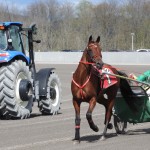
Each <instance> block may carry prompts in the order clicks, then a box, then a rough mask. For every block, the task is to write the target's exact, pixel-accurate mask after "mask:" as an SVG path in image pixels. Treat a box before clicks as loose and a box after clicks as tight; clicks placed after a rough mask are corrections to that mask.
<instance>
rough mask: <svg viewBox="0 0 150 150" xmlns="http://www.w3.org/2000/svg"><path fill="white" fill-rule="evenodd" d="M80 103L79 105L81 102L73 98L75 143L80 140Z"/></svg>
mask: <svg viewBox="0 0 150 150" xmlns="http://www.w3.org/2000/svg"><path fill="white" fill-rule="evenodd" d="M80 105H81V102H78V101H76V100H73V106H74V109H75V138H74V141H75V143H79V142H80V122H81V119H80Z"/></svg>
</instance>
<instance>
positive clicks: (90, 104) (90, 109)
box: [86, 97, 99, 132]
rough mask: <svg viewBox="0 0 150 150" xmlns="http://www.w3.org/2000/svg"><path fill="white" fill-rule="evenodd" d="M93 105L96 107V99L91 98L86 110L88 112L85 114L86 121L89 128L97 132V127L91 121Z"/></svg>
mask: <svg viewBox="0 0 150 150" xmlns="http://www.w3.org/2000/svg"><path fill="white" fill-rule="evenodd" d="M95 105H96V98H95V97H94V98H92V99H91V100H90V102H89V108H88V111H87V113H86V118H87V121H88V123H89V126H90V128H91V129H92V130H93V131H95V132H98V131H99V129H98V127H97V126H96V125H95V124H94V122H93V119H92V112H93V110H94V108H95Z"/></svg>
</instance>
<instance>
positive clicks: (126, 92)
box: [118, 71, 139, 112]
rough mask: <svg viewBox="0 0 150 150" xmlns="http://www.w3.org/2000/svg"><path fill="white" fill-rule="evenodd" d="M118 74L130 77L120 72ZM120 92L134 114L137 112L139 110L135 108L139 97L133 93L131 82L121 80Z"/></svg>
mask: <svg viewBox="0 0 150 150" xmlns="http://www.w3.org/2000/svg"><path fill="white" fill-rule="evenodd" d="M118 74H119V75H121V76H124V77H128V76H127V75H126V74H125V73H124V72H121V71H118ZM120 91H121V94H122V96H123V98H124V99H125V101H126V103H127V104H128V106H129V108H130V109H131V110H132V111H133V112H137V111H138V110H137V108H136V106H135V102H136V101H137V100H138V99H139V98H138V96H137V95H136V94H135V93H134V92H133V91H132V89H131V86H130V84H129V82H128V81H127V80H126V79H123V78H120Z"/></svg>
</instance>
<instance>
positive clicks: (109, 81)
mask: <svg viewBox="0 0 150 150" xmlns="http://www.w3.org/2000/svg"><path fill="white" fill-rule="evenodd" d="M103 70H104V72H108V73H111V72H110V70H109V69H108V68H104V69H103ZM106 77H107V80H108V83H109V84H111V80H110V78H109V75H108V74H106Z"/></svg>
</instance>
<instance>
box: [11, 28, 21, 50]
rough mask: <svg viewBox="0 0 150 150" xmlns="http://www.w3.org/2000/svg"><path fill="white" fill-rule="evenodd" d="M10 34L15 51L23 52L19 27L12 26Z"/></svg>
mask: <svg viewBox="0 0 150 150" xmlns="http://www.w3.org/2000/svg"><path fill="white" fill-rule="evenodd" d="M9 32H10V38H11V39H12V46H13V49H14V50H16V51H22V45H21V39H20V36H19V27H17V26H11V27H10V29H9Z"/></svg>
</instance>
